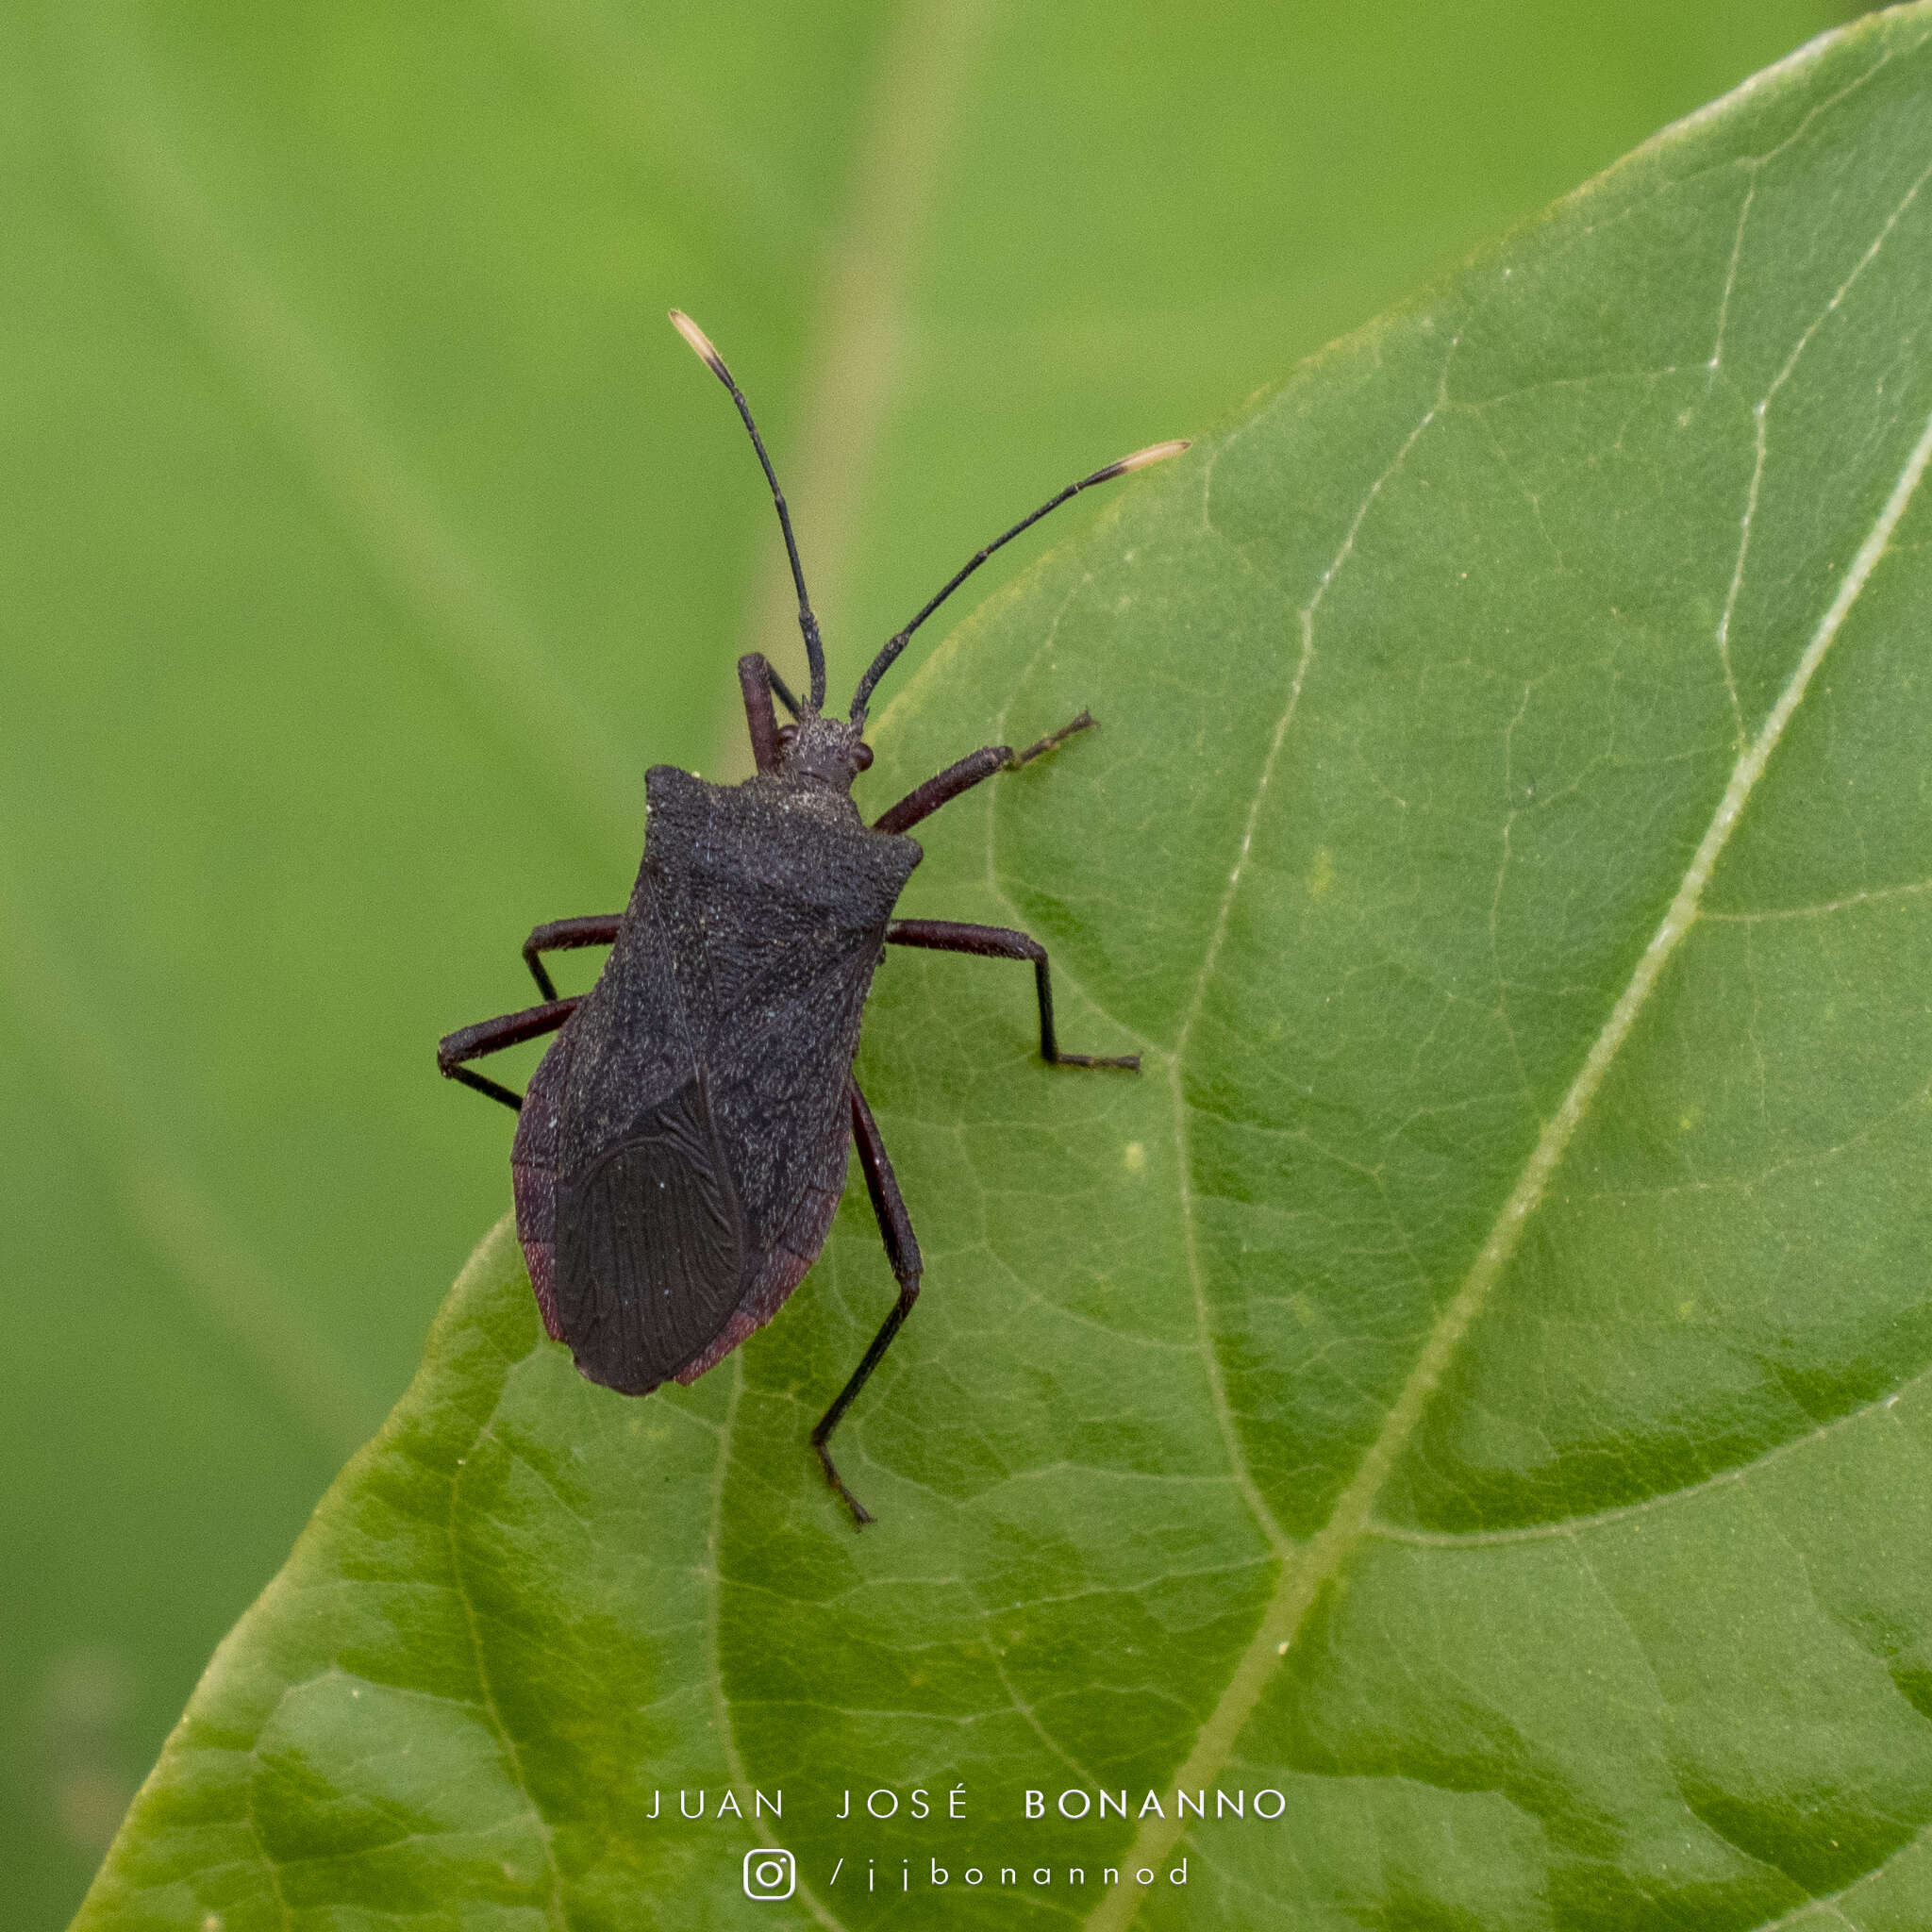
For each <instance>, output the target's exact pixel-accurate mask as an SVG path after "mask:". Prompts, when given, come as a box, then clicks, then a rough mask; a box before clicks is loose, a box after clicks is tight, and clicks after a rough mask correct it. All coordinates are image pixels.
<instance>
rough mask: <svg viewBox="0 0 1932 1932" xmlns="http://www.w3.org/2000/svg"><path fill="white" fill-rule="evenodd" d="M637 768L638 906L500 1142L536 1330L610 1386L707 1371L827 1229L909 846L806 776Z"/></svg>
mask: <svg viewBox="0 0 1932 1932" xmlns="http://www.w3.org/2000/svg"><path fill="white" fill-rule="evenodd" d="M645 785H646V795H647V797H648V799H649V801H650V822H649V830H648V832H647V834H646V837H645V841H644V858H643V864H642V865H641V867H640V868H639V870H638V878H637V884H636V886H635V888H634V889H633V891H632V892H631V897H630V904H629V906H628V907H627V908H625V914H624V919H623V923H622V924H621V925H620V927H619V929H618V935H617V938H616V940H615V941H614V942H613V944H612V947H611V951H610V958H609V959H608V962H607V964H606V966H605V968H604V972H603V974H602V976H601V977H600V978H599V979H598V981H597V984H596V986H595V988H594V989H593V990H592V991H591V992H590V993H589V994H587V995H586V996H585V998H584V999H583V1000H582V1001H581V1002H580V1003H579V1005H578V1007H577V1008H576V1011H575V1013H574V1014H573V1016H572V1018H571V1020H570V1022H569V1023H568V1024H566V1025H565V1027H564V1028H563V1030H562V1031H561V1033H560V1034H559V1035H558V1040H557V1043H556V1044H555V1045H554V1046H553V1047H552V1048H551V1049H550V1051H549V1053H548V1054H546V1055H545V1056H544V1058H543V1061H542V1064H541V1066H540V1067H539V1068H538V1070H537V1074H536V1077H535V1079H533V1080H532V1081H531V1083H530V1091H529V1092H528V1093H527V1094H526V1095H525V1099H524V1105H523V1108H522V1111H521V1113H520V1115H519V1118H518V1121H517V1133H516V1141H515V1144H514V1147H513V1150H512V1152H511V1156H510V1160H511V1171H512V1173H513V1174H514V1175H515V1179H516V1201H517V1231H518V1234H519V1235H520V1236H521V1238H522V1241H523V1244H524V1253H525V1257H526V1258H527V1260H528V1262H529V1267H530V1282H531V1285H532V1287H533V1288H535V1290H536V1291H537V1300H538V1303H539V1305H540V1307H541V1308H542V1311H543V1324H544V1326H545V1327H546V1328H547V1329H548V1330H549V1332H550V1334H551V1335H552V1337H553V1338H554V1339H556V1340H557V1341H567V1342H569V1343H570V1345H571V1348H572V1350H573V1352H574V1353H575V1357H576V1360H577V1365H578V1367H579V1368H580V1369H582V1370H583V1372H584V1373H585V1374H587V1375H589V1376H590V1377H591V1380H592V1381H596V1382H602V1383H604V1384H605V1385H606V1386H607V1387H608V1388H612V1389H619V1390H622V1391H624V1392H625V1394H626V1395H641V1394H644V1393H645V1392H646V1391H649V1390H652V1389H655V1388H656V1387H657V1386H658V1383H660V1382H663V1381H666V1380H668V1379H670V1378H672V1377H675V1378H676V1379H678V1380H679V1381H684V1382H689V1381H691V1380H692V1379H694V1378H695V1377H696V1376H698V1375H701V1374H703V1373H704V1372H705V1371H706V1370H707V1369H708V1368H709V1367H711V1366H712V1364H713V1363H715V1362H717V1361H718V1360H720V1359H721V1358H722V1357H724V1356H725V1355H727V1354H728V1353H729V1352H730V1351H731V1350H732V1349H733V1348H735V1347H736V1346H737V1345H738V1344H739V1342H741V1341H743V1340H744V1338H745V1337H746V1336H747V1335H749V1334H750V1333H751V1332H752V1330H753V1329H754V1328H757V1327H758V1326H759V1325H760V1324H763V1323H765V1322H768V1321H770V1320H771V1318H772V1317H773V1316H774V1314H776V1313H777V1311H778V1308H779V1307H780V1306H781V1305H782V1304H783V1302H784V1300H785V1297H786V1296H787V1295H789V1294H790V1293H791V1291H792V1290H793V1289H794V1288H795V1287H796V1286H797V1285H798V1283H799V1281H800V1280H801V1279H802V1278H803V1277H804V1274H805V1272H806V1270H807V1269H808V1267H809V1266H810V1265H811V1262H812V1260H813V1258H814V1257H816V1255H817V1254H818V1252H819V1249H820V1248H821V1247H822V1246H823V1245H824V1239H825V1233H826V1230H827V1229H828V1228H829V1226H830V1225H831V1220H832V1213H833V1210H834V1208H837V1206H838V1204H839V1195H840V1193H841V1191H842V1189H843V1187H844V1184H845V1152H846V1147H847V1145H848V1143H849V1142H850V1140H851V1133H852V1129H851V1119H850V1106H849V1103H848V1100H847V1097H846V1085H847V1082H848V1080H849V1078H850V1075H851V1071H852V1061H853V1058H854V1056H855V1055H856V1054H857V1053H858V1027H859V1019H860V1015H861V1013H862V1012H863V1009H864V1006H865V996H866V992H867V991H868V990H869V989H870V987H871V985H872V976H873V973H874V969H875V968H876V966H877V965H878V960H879V955H880V954H881V953H882V952H883V951H884V949H885V943H886V928H887V924H888V923H889V922H890V920H891V913H892V908H893V905H894V903H895V902H896V901H897V899H898V896H899V893H900V891H902V890H903V888H904V887H905V884H906V881H907V880H908V878H909V877H910V876H911V874H912V868H913V867H914V866H915V865H917V864H918V863H919V859H920V849H919V846H918V844H917V843H916V842H915V841H913V840H911V839H908V838H904V837H900V836H897V835H895V834H893V833H891V832H874V831H871V830H869V829H868V828H867V827H866V825H865V824H864V822H863V821H862V820H861V819H860V818H859V816H858V808H856V807H855V806H854V805H853V803H852V800H851V798H850V797H849V796H848V795H847V794H846V793H844V792H843V791H835V790H833V789H831V788H829V787H828V786H826V785H825V784H824V783H823V782H822V781H819V780H816V779H812V778H801V777H793V776H787V775H785V774H759V775H758V776H756V777H753V778H750V779H747V780H746V781H745V783H744V784H742V785H741V786H723V785H708V784H707V783H706V782H705V781H704V780H703V779H701V778H694V777H692V776H691V775H690V774H688V773H685V772H680V771H678V770H676V769H675V767H674V766H670V765H658V766H655V767H653V769H652V770H651V772H650V774H648V776H647V778H646V780H645Z"/></svg>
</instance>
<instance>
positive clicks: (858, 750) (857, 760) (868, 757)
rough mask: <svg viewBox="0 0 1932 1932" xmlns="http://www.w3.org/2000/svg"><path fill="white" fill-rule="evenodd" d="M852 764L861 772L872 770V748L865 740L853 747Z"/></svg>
mask: <svg viewBox="0 0 1932 1932" xmlns="http://www.w3.org/2000/svg"><path fill="white" fill-rule="evenodd" d="M852 762H853V764H854V765H855V766H857V767H858V770H859V771H861V772H869V771H871V770H872V746H871V745H869V744H867V743H866V742H865V741H864V740H863V739H861V740H860V741H858V743H857V744H856V745H854V746H853V747H852Z"/></svg>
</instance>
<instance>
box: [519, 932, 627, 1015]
mask: <svg viewBox="0 0 1932 1932" xmlns="http://www.w3.org/2000/svg"><path fill="white" fill-rule="evenodd" d="M622 924H624V915H623V914H622V913H619V912H597V913H592V914H591V917H590V918H588V919H553V920H551V921H550V922H549V923H548V924H545V925H540V926H538V927H537V929H536V930H535V931H534V932H533V933H531V935H530V937H529V938H528V939H526V940H525V941H524V964H525V966H527V967H528V968H529V969H530V976H531V978H533V979H534V980H535V981H536V982H537V991H539V992H541V994H542V995H543V997H544V998H545V999H546V1000H554V999H555V998H556V997H557V989H556V987H555V986H553V985H552V984H551V983H550V974H549V972H548V970H547V969H546V968H545V967H544V964H543V962H542V960H541V959H540V958H538V957H537V956H538V954H540V953H561V952H564V951H566V950H567V949H568V948H570V947H572V946H608V944H609V943H610V942H611V941H612V940H614V939H615V938H616V937H617V928H618V927H619V926H620V925H622Z"/></svg>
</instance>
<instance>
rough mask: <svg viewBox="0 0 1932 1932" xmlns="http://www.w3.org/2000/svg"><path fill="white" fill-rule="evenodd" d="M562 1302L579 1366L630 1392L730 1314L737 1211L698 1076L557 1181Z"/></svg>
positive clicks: (737, 1257) (738, 1253)
mask: <svg viewBox="0 0 1932 1932" xmlns="http://www.w3.org/2000/svg"><path fill="white" fill-rule="evenodd" d="M557 1205H558V1215H557V1228H558V1241H557V1259H556V1266H557V1309H558V1321H559V1323H560V1324H561V1326H562V1329H563V1332H564V1334H565V1336H566V1337H567V1338H568V1339H569V1341H570V1344H571V1349H572V1352H573V1353H574V1354H575V1357H576V1359H577V1365H578V1367H579V1368H581V1369H582V1370H583V1371H584V1373H585V1374H588V1375H589V1376H590V1377H591V1380H592V1381H594V1382H601V1383H603V1384H604V1385H605V1387H607V1388H609V1389H618V1390H622V1391H624V1392H625V1394H628V1395H639V1394H642V1393H643V1391H645V1390H647V1389H655V1388H656V1387H657V1385H658V1383H659V1382H661V1381H663V1380H664V1378H665V1377H666V1376H667V1375H669V1374H673V1373H674V1372H675V1370H676V1369H677V1368H678V1367H679V1366H680V1365H681V1364H682V1363H684V1362H687V1361H689V1360H690V1359H691V1356H692V1355H693V1354H695V1353H696V1352H697V1351H698V1350H700V1349H702V1348H703V1347H704V1346H705V1345H706V1344H707V1343H708V1341H710V1340H711V1338H712V1337H713V1336H714V1335H716V1334H717V1332H718V1330H719V1329H720V1328H721V1327H723V1326H724V1324H725V1323H726V1322H727V1321H728V1320H729V1319H730V1316H731V1311H732V1309H733V1308H734V1307H736V1306H737V1304H738V1300H739V1294H740V1288H741V1280H742V1277H743V1274H744V1264H745V1241H744V1217H743V1212H742V1210H741V1208H740V1205H739V1200H738V1191H737V1189H736V1188H735V1187H734V1186H733V1184H732V1179H731V1174H730V1171H729V1168H728V1167H727V1166H726V1164H725V1158H724V1149H723V1148H722V1147H720V1146H719V1144H718V1141H717V1136H716V1133H715V1130H714V1127H713V1124H712V1120H711V1113H710V1108H709V1107H708V1104H707V1100H706V1095H705V1085H704V1080H703V1078H702V1076H699V1077H697V1078H694V1079H691V1080H689V1081H687V1082H686V1083H685V1085H684V1086H682V1087H680V1088H679V1089H678V1090H677V1091H676V1092H675V1093H674V1094H672V1095H671V1097H670V1098H669V1099H667V1100H664V1101H661V1102H660V1103H658V1105H657V1106H656V1107H653V1108H648V1109H646V1110H645V1112H643V1113H642V1114H641V1115H640V1116H639V1118H638V1119H636V1120H635V1121H633V1122H632V1123H631V1124H630V1127H629V1128H628V1130H627V1131H626V1132H625V1136H624V1138H623V1139H622V1140H621V1141H618V1142H617V1143H616V1144H615V1145H614V1146H612V1147H609V1148H608V1149H607V1150H606V1151H605V1153H604V1154H603V1155H602V1156H601V1157H600V1158H598V1159H597V1160H595V1161H593V1162H592V1163H591V1166H590V1167H589V1168H588V1169H587V1170H586V1171H585V1172H584V1173H583V1174H579V1175H576V1176H575V1178H573V1179H571V1180H568V1181H564V1182H562V1183H560V1184H559V1186H558V1204H557Z"/></svg>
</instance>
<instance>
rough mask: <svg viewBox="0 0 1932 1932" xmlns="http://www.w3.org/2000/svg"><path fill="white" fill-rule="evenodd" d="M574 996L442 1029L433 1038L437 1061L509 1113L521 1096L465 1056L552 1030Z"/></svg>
mask: <svg viewBox="0 0 1932 1932" xmlns="http://www.w3.org/2000/svg"><path fill="white" fill-rule="evenodd" d="M576 1007H577V1003H576V1001H575V999H568V1000H548V1001H546V1002H545V1003H544V1004H543V1005H542V1006H541V1007H526V1008H525V1009H524V1010H523V1011H522V1012H521V1013H506V1014H504V1016H503V1017H502V1018H501V1019H500V1020H479V1021H478V1022H477V1023H476V1024H475V1025H474V1026H465V1027H463V1028H461V1029H460V1030H459V1031H458V1032H455V1033H445V1034H444V1035H443V1036H442V1038H441V1040H439V1041H437V1042H436V1064H437V1068H438V1070H439V1071H440V1072H441V1073H442V1074H444V1075H445V1076H446V1077H447V1078H449V1079H452V1080H460V1081H461V1082H462V1083H463V1085H464V1086H465V1087H474V1088H475V1090H476V1091H477V1092H478V1093H487V1094H488V1095H489V1096H490V1097H491V1100H500V1101H502V1103H503V1104H504V1106H506V1107H507V1108H509V1110H510V1111H511V1112H512V1113H520V1112H521V1111H522V1110H523V1105H524V1096H523V1095H522V1094H521V1093H518V1092H516V1091H514V1090H513V1089H511V1088H508V1087H505V1086H502V1085H500V1084H499V1083H498V1082H496V1081H494V1080H492V1079H491V1078H490V1076H489V1075H488V1074H474V1073H472V1072H471V1071H470V1069H469V1068H468V1067H466V1066H465V1065H464V1064H463V1062H464V1061H465V1060H478V1059H481V1058H483V1056H484V1055H485V1054H491V1053H501V1052H502V1051H503V1049H504V1048H505V1047H507V1046H518V1045H521V1044H522V1042H523V1041H526V1040H537V1039H540V1038H541V1036H542V1035H544V1034H546V1033H555V1032H556V1031H557V1029H558V1027H559V1026H561V1025H562V1024H563V1023H564V1022H565V1021H566V1020H568V1019H569V1018H570V1016H571V1015H572V1014H573V1013H574V1012H575V1011H576Z"/></svg>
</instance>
